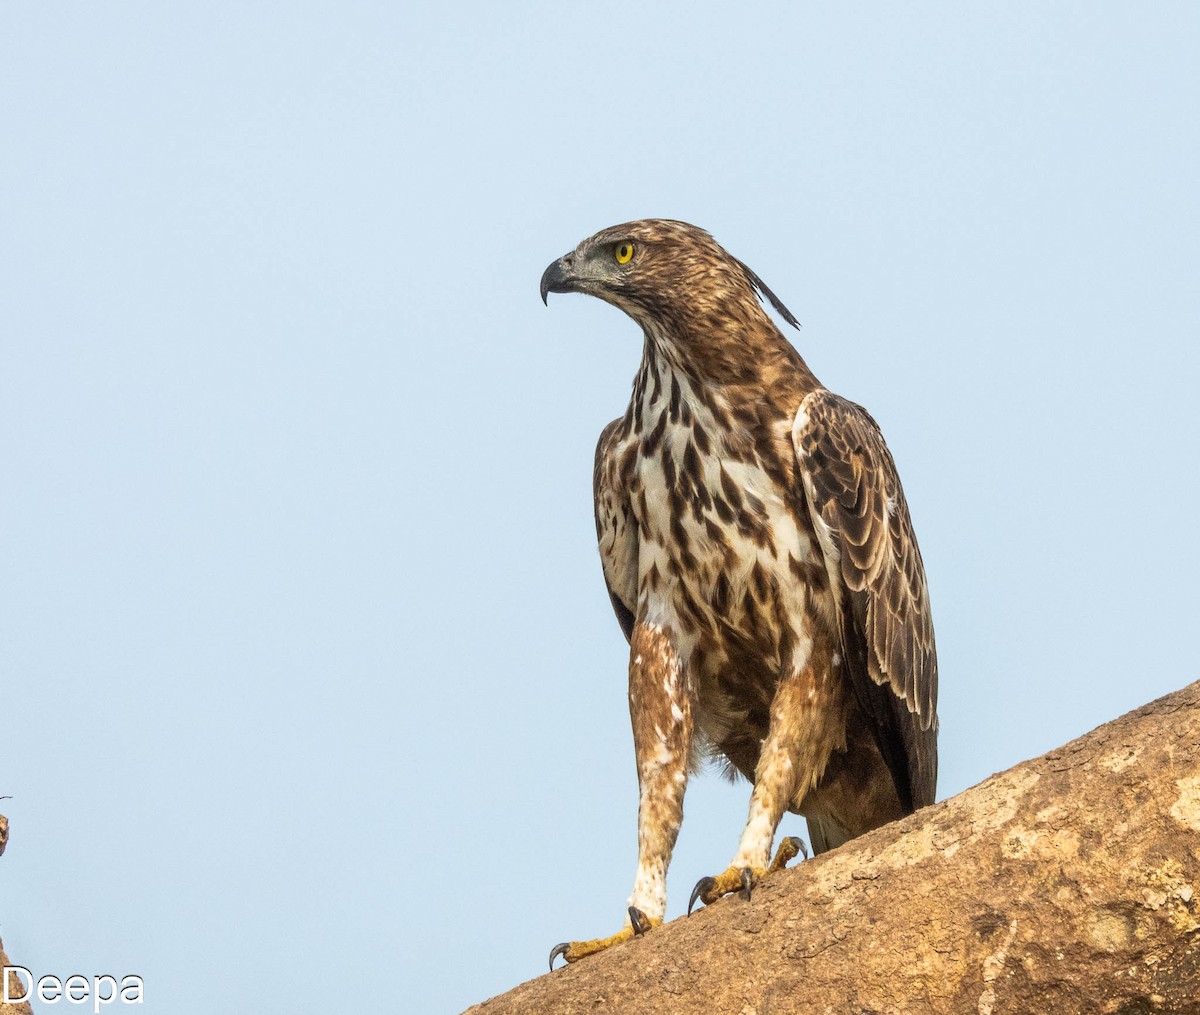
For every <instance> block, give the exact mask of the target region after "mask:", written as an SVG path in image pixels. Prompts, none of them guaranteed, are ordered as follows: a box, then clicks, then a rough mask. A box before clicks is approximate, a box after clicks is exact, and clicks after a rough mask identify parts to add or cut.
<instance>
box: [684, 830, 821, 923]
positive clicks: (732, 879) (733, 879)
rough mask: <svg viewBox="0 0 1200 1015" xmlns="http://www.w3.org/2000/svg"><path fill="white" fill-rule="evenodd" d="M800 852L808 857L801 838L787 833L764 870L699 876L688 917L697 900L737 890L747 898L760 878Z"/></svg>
mask: <svg viewBox="0 0 1200 1015" xmlns="http://www.w3.org/2000/svg"><path fill="white" fill-rule="evenodd" d="M801 853H803V854H804V858H805V859H806V860H807V859H808V848H807V847H806V846H805V845H804V840H803V839H799V838H797V837H796V836H794V835H789V836H788V837H787V838H786V839H784V840H783V841H782V842H781V843H780V844H779V849H778V850H776V852H775V859H774V860H772V861H771V866H770V867H767V868H766V869H765V870H764V869H763V868H762V867H730V868H729V869H728V870H726V871H725V872H724V873H723V874H718V875H717V876H716V877H715V878H701V879H700V880H699V881H697V882H696V887H695V888H693V889H692V896H691V898H690V899H688V908H687V911H688V916H691V915H692V907H693V906H695V905H696V901H697V900H699V901H700V902H703V903H704V904H705V905H706V906H709V905H711V904H712V903H714V902H716V901H717V899H719V898H721V896H723V895H729V894H730V893H732V892H738V893H739V894H740V895H741V897H742V898H743V899H747V900H749V898H750V891H751V889H752V888H753V887H754V886H755V885H756V884H758V883H759V881H761V880H762V879H763V877H765V876H766V875H767V874H774V873H775V872H776V871H779V870H783V868H784V867H786V866H787V865H788V863H790V862H791V861H792V860H793V859H794V858H795V857H797V856H799V855H800V854H801Z"/></svg>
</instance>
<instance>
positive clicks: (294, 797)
mask: <svg viewBox="0 0 1200 1015" xmlns="http://www.w3.org/2000/svg"><path fill="white" fill-rule="evenodd" d="M1198 52H1200V8H1198V7H1197V6H1196V5H1195V4H1191V3H1177V4H1170V3H1160V4H1154V5H1148V4H1121V5H1117V4H1105V3H1070V4H1068V3H1060V4H1053V5H1051V4H1044V3H1006V4H1002V5H992V6H991V7H989V8H985V7H984V6H983V5H977V4H971V5H966V4H950V3H943V4H906V5H893V4H882V3H876V4H841V5H836V6H835V5H823V6H821V7H817V6H816V5H810V4H803V5H802V4H796V5H782V4H777V5H764V6H754V5H746V6H744V7H740V8H737V9H736V12H735V9H734V7H733V6H731V5H725V4H721V5H714V4H695V3H688V4H682V3H672V4H663V5H654V6H653V8H651V7H649V6H648V5H605V6H604V8H603V9H599V8H596V7H584V6H583V5H567V4H562V3H554V4H550V3H546V4H526V5H520V6H517V5H493V4H486V5H485V4H478V5H476V4H438V5H427V6H425V7H422V8H420V9H418V8H416V6H415V5H397V4H390V3H376V4H368V3H349V4H344V3H337V4H334V3H328V4H315V3H304V2H288V3H254V4H228V3H224V4H222V3H217V4H213V3H204V4H199V3H185V2H179V3H170V4H164V3H149V2H140V3H131V2H130V3H109V2H103V0H96V2H90V3H77V4H59V3H32V2H15V0H14V2H9V3H6V4H4V5H3V7H0V142H2V143H0V328H2V332H3V333H2V336H0V357H2V358H0V703H2V715H0V721H2V722H3V729H4V742H3V748H2V751H0V794H4V793H10V794H12V795H13V797H14V799H12V800H8V801H4V802H3V805H2V807H3V810H4V812H5V813H7V814H8V815H9V817H10V819H11V821H12V842H11V845H10V848H9V850H8V853H7V854H6V855H5V856H4V857H3V859H2V860H0V921H2V922H0V935H2V936H3V938H4V941H5V944H6V945H7V947H8V949H9V952H10V954H11V955H12V956H13V958H14V959H16V960H17V961H19V962H21V963H22V964H24V965H26V966H29V967H31V968H33V969H34V970H35V971H36V972H42V973H56V974H59V975H60V976H66V975H67V974H70V973H76V972H81V973H85V974H93V973H112V974H116V975H118V976H119V975H121V974H125V973H137V974H140V975H141V976H143V977H144V979H145V981H146V984H147V998H148V1000H147V1003H146V1005H145V1006H144V1007H143V1009H142V1010H143V1011H144V1012H145V1013H146V1015H190V1013H202V1012H203V1013H208V1012H211V1011H214V1010H224V1011H247V1012H250V1011H253V1012H256V1013H261V1015H272V1013H276V1012H278V1013H285V1012H286V1013H294V1012H303V1011H317V1010H323V1009H324V1007H325V1004H324V1002H323V1001H321V1000H319V997H320V996H321V995H325V996H329V995H330V994H331V993H334V992H337V993H339V994H340V997H341V998H342V1000H340V1001H339V1002H338V1006H339V1007H345V1008H347V1009H348V1010H351V1009H352V1010H355V1011H364V1012H384V1011H396V1012H407V1011H413V1012H445V1011H455V1010H457V1009H460V1008H462V1007H465V1006H466V1005H467V1004H468V1003H470V1002H472V1001H475V1000H479V999H482V998H484V997H486V996H488V995H490V994H494V993H496V992H498V991H501V990H503V989H505V988H506V987H508V986H511V985H512V984H514V983H516V982H518V981H520V980H524V979H526V978H528V977H530V976H534V975H537V974H539V973H541V972H542V971H543V970H544V968H545V961H546V954H547V952H548V950H549V948H550V947H551V945H553V944H554V943H555V942H557V941H560V940H563V939H567V938H571V937H580V936H592V935H597V934H607V933H610V932H611V931H613V930H615V929H616V928H617V926H618V925H619V923H620V921H621V919H622V917H623V906H624V900H625V898H626V896H627V894H628V892H629V889H630V887H631V883H632V875H633V864H634V856H635V835H634V816H635V808H636V796H635V792H636V790H635V775H634V767H633V760H632V749H631V744H630V734H629V730H628V716H627V713H626V697H625V690H624V681H625V662H626V650H625V644H624V641H623V639H622V637H621V634H620V632H619V630H618V627H617V625H616V622H615V621H614V619H613V618H612V616H611V612H610V607H609V604H608V598H607V596H606V594H605V591H604V586H603V583H602V580H601V577H600V568H599V563H598V560H597V556H596V551H595V545H594V532H593V525H592V518H591V485H590V484H591V463H592V451H593V448H594V444H595V440H596V437H597V435H598V433H599V431H600V429H601V427H602V426H603V425H604V424H605V423H606V422H607V421H608V420H609V419H611V418H613V417H614V416H616V415H618V414H619V413H620V412H621V411H622V409H623V407H624V405H625V402H626V399H627V397H628V391H629V384H630V381H631V379H632V376H633V373H634V370H635V368H636V365H637V360H638V356H639V353H640V337H639V335H638V333H637V329H636V328H635V326H634V325H633V324H632V323H631V322H630V321H628V320H627V319H625V318H624V317H622V316H621V315H620V314H619V313H618V312H617V311H616V310H614V309H612V308H610V307H607V306H605V305H603V304H601V303H599V302H597V301H594V300H586V299H583V298H581V297H566V296H564V297H558V298H552V299H551V303H550V308H549V309H548V310H547V309H546V308H544V307H543V306H542V305H541V302H540V301H539V300H538V296H537V283H538V278H539V276H540V275H541V272H542V269H543V268H544V267H545V266H546V264H548V263H549V262H550V260H552V259H553V258H554V257H557V256H558V255H559V254H561V253H563V252H564V251H566V250H568V249H569V248H571V247H573V246H574V245H575V243H576V242H578V240H580V239H581V238H582V237H583V236H585V235H587V234H589V233H591V232H593V231H595V230H596V229H599V228H601V227H603V226H606V225H610V224H612V223H615V222H620V221H624V220H626V219H630V218H635V217H640V216H647V215H662V216H670V217H675V218H683V219H687V220H690V221H693V222H695V223H697V224H699V225H701V226H704V227H706V228H708V229H709V230H711V231H712V232H713V233H714V234H715V235H716V236H717V238H718V239H719V240H720V241H721V242H722V243H724V244H725V246H727V247H728V248H729V249H730V250H731V251H733V252H734V253H735V254H737V255H738V256H740V257H741V258H742V259H743V260H745V261H746V262H747V263H748V264H750V265H751V266H752V267H753V268H754V269H755V270H756V271H757V272H758V273H759V274H760V275H761V276H762V277H763V279H764V280H766V282H767V284H768V285H770V286H771V287H772V288H773V289H774V290H775V291H776V292H777V293H778V294H779V296H780V297H781V298H782V299H783V300H784V302H785V303H787V305H788V306H789V307H791V309H792V310H793V311H794V312H795V313H796V315H797V316H798V317H799V318H800V320H801V321H802V322H803V324H804V328H803V330H802V331H801V332H799V333H794V334H792V336H791V337H792V338H793V339H794V341H795V342H796V344H797V346H798V348H799V349H800V350H801V352H802V353H803V354H804V355H805V357H806V358H807V359H808V362H809V364H810V365H811V366H812V368H813V369H814V371H815V372H816V373H817V375H818V376H819V377H820V378H821V379H822V380H823V381H824V382H825V383H826V384H827V385H829V386H830V387H831V388H833V389H835V390H837V391H839V392H840V393H842V394H844V395H846V396H848V397H850V398H853V399H855V400H857V401H860V402H862V403H863V404H865V405H866V406H867V407H868V408H869V409H870V410H871V412H872V413H873V414H874V415H875V416H876V418H877V419H878V420H879V421H880V423H881V425H882V426H883V429H884V432H885V434H886V435H887V438H888V440H889V443H890V444H891V447H892V450H893V452H894V454H895V457H896V460H897V462H898V465H899V468H900V472H901V475H902V477H903V479H904V483H905V487H906V490H907V493H908V498H909V501H910V504H911V508H912V513H913V517H914V520H915V523H916V526H917V532H918V534H919V536H920V540H921V546H922V548H923V550H924V555H925V561H926V566H927V569H928V572H929V577H930V584H931V589H932V595H933V605H934V613H935V619H936V624H937V634H938V645H939V649H940V655H941V674H942V697H941V717H942V738H941V759H942V761H941V773H942V775H941V783H940V786H939V796H942V797H944V796H946V795H949V794H953V793H955V792H958V791H959V790H961V789H963V788H965V787H967V786H969V785H971V784H973V783H975V782H977V781H979V780H980V779H982V778H984V777H986V776H987V775H989V774H990V773H992V772H994V771H997V770H999V769H1003V768H1006V767H1008V766H1009V765H1011V764H1013V763H1015V762H1017V761H1020V760H1021V759H1024V758H1027V757H1029V756H1032V755H1035V754H1037V753H1040V752H1042V751H1045V750H1048V749H1050V748H1052V747H1054V746H1056V745H1058V744H1060V743H1062V742H1064V741H1066V740H1068V739H1070V738H1071V737H1074V736H1076V735H1078V734H1080V733H1082V732H1084V731H1086V730H1088V729H1090V728H1091V727H1093V726H1095V725H1097V724H1098V723H1100V722H1102V721H1104V720H1106V719H1109V718H1112V717H1114V716H1116V715H1118V714H1119V713H1121V712H1124V711H1126V710H1128V709H1130V708H1133V707H1135V706H1137V705H1139V704H1141V703H1143V702H1145V701H1147V700H1149V699H1151V698H1154V697H1157V696H1159V695H1161V694H1163V693H1165V692H1167V691H1170V690H1172V689H1174V688H1177V687H1179V686H1181V685H1183V684H1185V683H1187V682H1189V681H1190V680H1192V679H1194V678H1195V677H1196V676H1197V675H1198V673H1197V667H1196V660H1195V653H1194V651H1193V641H1194V638H1193V635H1194V632H1195V630H1196V623H1197V622H1196V617H1197V615H1198V613H1200V594H1198V592H1197V584H1196V582H1195V577H1194V576H1195V575H1196V573H1197V570H1198V567H1200V540H1198V539H1197V535H1196V522H1195V517H1194V516H1195V515H1196V512H1197V505H1198V504H1200V482H1198V480H1197V466H1196V458H1197V456H1196V451H1195V444H1196V441H1197V437H1198V436H1200V408H1198V406H1197V400H1196V395H1195V389H1196V383H1197V367H1198V366H1200V351H1198V350H1197V340H1198V339H1200V279H1198V269H1197V265H1198V262H1200V257H1198V255H1200V207H1198V206H1200V199H1198V189H1197V183H1196V181H1197V180H1198V179H1200V144H1198V140H1197V118H1196V110H1197V96H1198V95H1200V71H1198V69H1197V59H1196V54H1197V53H1198ZM747 794H748V789H747V787H746V785H745V784H744V783H743V784H742V785H739V786H736V787H731V786H729V785H727V784H725V783H723V782H722V781H721V780H720V779H718V778H717V776H716V775H715V774H711V775H709V776H707V777H704V778H700V779H697V780H694V781H693V783H692V785H691V787H690V790H689V794H688V797H687V808H686V810H687V818H686V820H685V823H684V827H683V832H682V836H681V840H680V845H679V848H678V850H677V853H676V859H675V863H674V865H673V867H672V876H671V900H670V905H669V915H672V916H674V915H676V914H678V913H679V912H681V910H682V908H683V906H684V904H685V902H686V897H687V892H688V889H689V888H690V886H691V884H692V883H693V882H694V881H695V880H696V878H698V877H699V876H701V875H703V874H708V873H712V872H713V871H715V870H719V869H721V868H723V867H724V865H725V864H726V863H727V862H728V859H729V857H730V855H731V854H732V852H733V849H734V846H735V845H736V841H737V836H738V833H739V831H740V826H741V822H742V820H743V818H744V815H745V804H746V799H747ZM783 831H784V832H785V833H786V832H795V833H801V832H802V831H803V824H802V822H801V821H800V820H799V819H796V818H788V819H785V822H784V825H783ZM213 991H219V992H220V1002H219V1003H218V1002H217V1000H216V999H214V996H213ZM46 1010H52V1009H46ZM110 1010H115V1007H114V1008H112V1009H110Z"/></svg>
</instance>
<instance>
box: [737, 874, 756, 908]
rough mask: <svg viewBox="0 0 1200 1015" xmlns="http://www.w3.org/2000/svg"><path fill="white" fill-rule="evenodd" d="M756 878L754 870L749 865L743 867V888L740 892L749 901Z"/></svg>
mask: <svg viewBox="0 0 1200 1015" xmlns="http://www.w3.org/2000/svg"><path fill="white" fill-rule="evenodd" d="M753 880H754V872H753V871H752V870H751V869H750V868H749V867H743V868H742V890H741V891H740V892H738V894H739V895H740V896H741V897H742V898H743V899H745V900H746V901H747V902H749V901H750V885H751V884H752V883H753Z"/></svg>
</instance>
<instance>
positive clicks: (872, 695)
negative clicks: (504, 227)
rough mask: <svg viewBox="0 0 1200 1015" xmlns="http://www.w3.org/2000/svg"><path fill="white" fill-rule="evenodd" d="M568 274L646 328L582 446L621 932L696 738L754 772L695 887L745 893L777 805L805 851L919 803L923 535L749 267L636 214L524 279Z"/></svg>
mask: <svg viewBox="0 0 1200 1015" xmlns="http://www.w3.org/2000/svg"><path fill="white" fill-rule="evenodd" d="M552 292H553V293H564V292H579V293H587V294H589V295H591V296H596V297H599V298H600V299H602V300H604V301H605V302H607V303H611V304H612V305H613V306H615V307H618V308H619V309H621V310H623V311H625V313H627V314H628V315H629V316H630V317H632V318H633V319H634V320H635V321H636V322H637V323H638V324H639V325H641V327H642V331H643V332H644V336H645V341H644V345H643V347H642V362H641V365H640V367H639V368H638V372H637V376H636V377H635V378H634V382H633V395H632V397H631V399H630V401H629V406H628V408H627V409H626V410H625V414H624V415H623V416H622V417H621V418H620V419H616V420H613V422H612V423H610V424H609V425H608V426H607V427H605V428H604V432H603V433H602V434H601V435H600V443H599V445H598V446H597V448H596V464H595V474H594V475H595V480H594V482H595V507H596V535H597V538H598V540H599V543H600V559H601V563H602V565H603V569H604V579H605V582H606V584H607V585H608V592H609V595H610V596H611V597H612V604H613V609H614V610H615V611H616V615H617V620H618V621H619V623H620V625H621V629H622V630H623V631H624V632H625V637H626V638H627V639H628V641H629V712H630V718H631V720H632V723H633V741H634V750H635V753H636V756H637V772H638V785H639V791H640V803H639V806H638V865H637V874H636V876H635V878H634V885H633V894H632V895H631V896H630V899H629V904H628V909H627V916H626V921H625V925H624V926H623V928H622V929H621V930H620V931H619V932H617V933H616V934H613V935H612V936H610V937H606V938H597V939H595V940H591V941H575V942H570V943H565V944H562V945H558V946H556V947H555V949H554V950H553V951H552V952H551V955H550V962H551V967H553V963H554V959H555V958H556V957H557V956H559V955H562V956H564V957H565V958H566V960H567V961H568V962H573V961H575V960H576V959H579V958H582V957H584V956H585V955H590V954H592V953H594V952H597V951H600V950H601V949H603V948H606V947H608V946H610V945H612V944H616V943H618V942H620V941H623V940H626V939H627V938H629V937H630V936H632V935H633V934H639V933H642V932H643V931H644V930H645V929H647V928H648V927H652V926H655V925H657V924H659V923H661V922H662V919H663V914H664V911H665V908H666V873H667V865H668V864H669V863H670V859H671V851H672V849H673V848H674V845H675V839H676V836H677V835H678V832H679V825H680V822H681V821H682V818H683V794H684V789H685V787H686V785H687V779H688V773H689V771H690V770H692V769H693V768H694V767H695V764H696V761H697V759H699V758H700V757H702V756H703V755H705V754H707V755H709V756H713V757H716V758H720V759H724V761H725V763H726V764H727V765H728V766H729V768H730V770H731V771H733V772H740V773H741V774H742V775H744V776H745V777H746V778H747V779H749V780H750V781H751V782H752V783H753V786H754V788H753V790H752V792H751V794H750V811H749V816H748V818H747V821H746V825H745V828H744V829H743V831H742V835H741V840H740V841H739V843H738V846H737V850H736V851H735V853H734V855H733V859H732V861H731V862H730V864H729V867H728V869H727V870H725V871H724V872H723V873H722V874H719V875H717V876H716V877H709V878H703V879H702V880H701V881H700V882H699V883H698V884H697V885H696V889H695V891H694V892H693V893H692V900H691V903H690V904H689V906H688V909H689V911H690V909H691V906H692V905H693V904H694V903H695V901H696V900H697V899H700V900H702V901H703V902H704V903H705V904H707V903H709V902H713V901H715V900H716V899H717V898H719V897H720V896H722V895H725V894H727V893H730V892H732V891H735V890H739V889H740V890H741V891H742V893H743V894H744V895H748V893H749V891H750V889H751V887H752V885H753V884H755V883H756V882H757V881H758V879H759V878H761V877H762V876H763V875H764V874H766V873H767V872H768V871H772V870H776V869H778V868H779V867H781V866H783V865H784V864H785V863H786V862H787V861H788V860H789V859H791V858H792V857H793V856H795V854H796V851H797V849H798V848H800V847H801V846H802V844H801V843H800V842H799V840H795V839H788V840H785V841H784V843H783V844H782V845H781V847H780V851H779V853H778V854H776V857H775V860H774V862H772V863H770V864H768V861H769V860H770V857H771V847H772V843H773V841H774V837H775V830H776V827H777V826H778V824H779V820H780V818H781V817H782V815H783V812H784V811H786V810H790V811H793V812H796V813H799V814H802V815H804V817H805V818H806V819H807V822H808V829H809V837H810V839H811V841H812V844H813V848H814V850H815V851H816V852H818V853H819V852H822V851H824V850H827V849H831V848H833V847H834V846H838V845H840V844H841V843H843V842H845V841H846V840H847V839H850V838H853V837H854V836H856V835H861V834H862V833H864V832H866V831H869V830H870V829H872V828H877V827H878V826H880V825H882V824H885V823H886V822H889V821H892V820H894V819H896V818H899V817H901V816H903V815H905V814H910V813H912V812H913V810H915V809H916V808H918V807H924V806H926V805H927V804H931V803H932V802H933V799H934V785H935V783H936V780H937V728H938V723H937V656H936V652H935V648H934V638H933V624H932V621H931V617H930V609H929V593H928V590H927V588H926V582H925V571H924V567H923V565H922V563H921V552H920V550H919V549H918V548H917V540H916V537H915V536H914V534H913V528H912V522H911V521H910V520H909V514H908V505H907V504H906V502H905V499H904V491H903V490H902V489H901V487H900V479H899V477H898V476H897V475H896V467H895V464H894V463H893V462H892V456H891V454H890V453H889V451H888V449H887V445H886V444H885V443H884V441H883V435H882V434H881V433H880V432H879V427H878V425H877V424H876V423H875V420H873V419H872V418H871V416H870V415H869V414H868V413H867V411H866V410H865V409H863V408H862V407H861V406H858V405H855V404H854V403H853V402H850V401H847V400H846V399H844V398H842V397H840V396H838V395H835V394H834V393H833V392H831V391H829V390H827V389H826V388H825V387H823V386H822V384H821V382H820V381H818V380H817V378H816V377H814V376H813V373H812V371H811V370H809V368H808V366H807V365H806V364H805V362H804V360H803V359H801V357H800V355H799V353H797V352H796V350H795V349H794V348H793V347H792V346H791V344H790V343H789V342H788V341H787V340H786V339H785V338H784V336H783V334H782V333H781V332H780V331H779V329H778V328H777V327H776V326H775V324H774V323H773V322H772V320H771V318H770V317H768V316H767V314H766V312H765V311H764V309H763V307H762V305H761V303H760V299H761V298H765V299H766V300H769V301H770V303H771V304H772V305H773V306H774V307H775V309H776V310H777V311H778V312H779V314H780V315H781V316H782V317H783V318H784V319H785V320H786V321H787V322H788V323H789V324H792V325H795V326H797V327H798V326H799V325H798V324H797V322H796V320H795V318H794V317H793V316H792V315H791V313H790V312H789V311H788V310H787V308H786V307H784V306H783V304H782V303H781V302H780V301H779V300H778V299H777V298H776V296H775V295H774V293H772V292H771V290H770V289H768V288H767V287H766V286H765V285H764V284H763V283H762V280H761V279H759V277H758V276H757V275H756V274H755V273H754V272H753V271H751V270H750V269H749V268H748V267H746V265H744V264H743V263H742V262H741V261H739V260H738V259H737V258H735V257H733V256H732V255H730V254H729V253H727V252H726V251H725V250H724V249H723V248H721V247H720V246H719V245H718V244H717V243H716V241H715V240H714V239H713V238H712V237H711V236H710V235H709V234H708V233H706V232H705V231H704V230H702V229H698V228H696V227H695V226H691V225H688V224H687V223H684V222H674V221H669V220H663V219H648V220H644V221H639V222H630V223H627V224H625V225H619V226H614V227H612V228H611V229H605V230H603V231H602V232H599V233H597V234H596V235H595V236H591V237H589V238H588V239H586V240H584V241H583V242H582V243H580V244H579V246H577V247H576V248H575V249H574V250H573V251H572V252H571V253H569V254H566V255H564V256H563V257H560V258H559V259H558V260H557V261H555V262H554V263H553V264H551V265H550V266H549V267H548V268H547V269H546V271H545V274H543V275H542V280H541V296H542V300H543V301H545V300H546V294H547V293H552Z"/></svg>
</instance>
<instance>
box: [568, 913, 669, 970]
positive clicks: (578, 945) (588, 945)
mask: <svg viewBox="0 0 1200 1015" xmlns="http://www.w3.org/2000/svg"><path fill="white" fill-rule="evenodd" d="M661 923H662V920H656V919H654V918H653V917H650V916H647V915H646V914H645V913H643V912H642V911H641V910H640V909H638V908H637V907H636V906H630V907H629V912H628V920H627V922H626V924H625V926H624V927H622V928H621V929H620V930H619V931H617V932H616V933H615V934H613V935H612V936H611V937H598V938H593V939H592V940H591V941H564V942H563V943H562V944H557V945H555V946H554V947H553V948H551V949H550V970H551V972H553V971H554V960H555V959H557V958H558V957H559V956H560V955H561V956H562V957H563V958H564V959H566V960H567V962H568V963H571V962H577V961H578V960H579V959H582V958H586V957H587V956H589V955H595V954H596V952H602V951H604V949H605V948H611V947H612V946H613V945H619V944H621V943H622V942H623V941H628V940H629V939H630V938H631V937H640V936H641V935H642V934H645V933H646V931H648V930H649V929H650V928H651V927H657V926H659V925H660V924H661Z"/></svg>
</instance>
